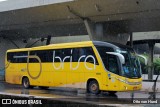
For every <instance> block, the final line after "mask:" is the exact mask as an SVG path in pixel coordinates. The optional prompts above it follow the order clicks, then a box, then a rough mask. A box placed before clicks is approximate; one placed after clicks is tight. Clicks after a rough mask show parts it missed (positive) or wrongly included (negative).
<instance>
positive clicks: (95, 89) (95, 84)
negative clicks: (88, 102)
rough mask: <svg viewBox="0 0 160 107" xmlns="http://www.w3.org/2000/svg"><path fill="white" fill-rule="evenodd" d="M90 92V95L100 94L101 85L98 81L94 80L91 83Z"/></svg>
mask: <svg viewBox="0 0 160 107" xmlns="http://www.w3.org/2000/svg"><path fill="white" fill-rule="evenodd" d="M88 91H89V93H92V94H96V95H97V94H99V93H100V90H99V84H98V82H97V81H96V80H92V81H90V82H89V85H88Z"/></svg>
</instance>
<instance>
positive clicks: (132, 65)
mask: <svg viewBox="0 0 160 107" xmlns="http://www.w3.org/2000/svg"><path fill="white" fill-rule="evenodd" d="M96 48H97V50H98V52H99V55H100V56H101V59H102V61H103V65H104V67H105V68H106V70H108V71H110V72H112V73H115V74H118V75H121V76H123V77H127V78H140V77H141V66H140V62H139V60H138V58H137V56H136V53H135V52H134V50H133V49H132V48H120V47H117V49H113V48H111V47H106V46H96ZM106 52H117V53H120V54H122V55H123V56H124V58H125V64H120V65H121V67H120V68H119V67H118V65H119V64H118V61H117V57H116V56H113V55H109V54H108V55H107V54H106ZM118 69H119V70H118Z"/></svg>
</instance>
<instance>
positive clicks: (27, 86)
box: [22, 77, 30, 89]
mask: <svg viewBox="0 0 160 107" xmlns="http://www.w3.org/2000/svg"><path fill="white" fill-rule="evenodd" d="M22 85H23V87H24V88H25V89H28V88H29V87H30V83H29V79H28V78H27V77H25V78H23V80H22Z"/></svg>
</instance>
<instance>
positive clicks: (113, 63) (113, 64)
mask: <svg viewBox="0 0 160 107" xmlns="http://www.w3.org/2000/svg"><path fill="white" fill-rule="evenodd" d="M108 70H109V71H110V72H112V73H115V74H119V68H118V62H117V57H116V56H114V55H108Z"/></svg>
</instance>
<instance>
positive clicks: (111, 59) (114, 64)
mask: <svg viewBox="0 0 160 107" xmlns="http://www.w3.org/2000/svg"><path fill="white" fill-rule="evenodd" d="M107 56H108V64H107V69H108V76H107V77H108V79H107V80H108V90H113V91H114V90H117V89H119V87H120V85H121V84H120V81H119V80H118V79H117V78H119V72H120V68H119V66H118V64H119V63H118V58H117V56H115V55H110V54H108V55H107Z"/></svg>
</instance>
